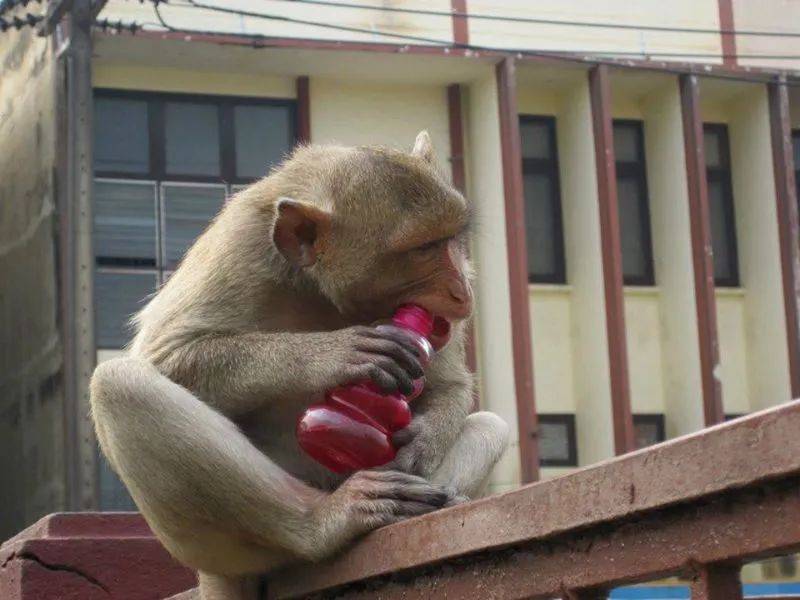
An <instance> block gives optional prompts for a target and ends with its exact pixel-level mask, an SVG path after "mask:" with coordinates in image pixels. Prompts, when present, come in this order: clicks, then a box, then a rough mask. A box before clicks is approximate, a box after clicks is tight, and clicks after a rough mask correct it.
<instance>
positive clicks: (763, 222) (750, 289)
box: [730, 85, 790, 410]
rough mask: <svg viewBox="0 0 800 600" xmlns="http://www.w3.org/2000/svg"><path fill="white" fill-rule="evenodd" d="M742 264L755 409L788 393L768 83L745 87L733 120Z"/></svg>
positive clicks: (731, 125)
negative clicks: (765, 85)
mask: <svg viewBox="0 0 800 600" xmlns="http://www.w3.org/2000/svg"><path fill="white" fill-rule="evenodd" d="M730 143H731V159H732V167H733V193H734V198H735V207H736V233H737V237H738V242H739V267H740V271H741V279H742V285H743V287H744V288H745V295H744V307H745V336H746V345H747V356H748V369H747V374H748V383H749V385H748V389H749V397H750V406H751V408H752V409H753V410H757V409H759V408H765V407H768V406H774V405H775V404H778V403H781V402H785V401H786V400H789V398H790V392H789V360H788V354H787V352H788V351H787V347H786V322H785V317H784V307H783V295H782V294H783V288H782V279H781V263H780V251H779V248H778V221H777V214H776V206H775V180H774V178H773V173H772V148H771V145H770V131H769V112H768V106H767V93H766V88H765V87H764V86H760V85H751V86H747V89H746V91H745V92H744V93H743V94H741V96H740V97H739V98H738V99H737V100H736V102H735V105H734V113H733V119H732V121H731V124H730Z"/></svg>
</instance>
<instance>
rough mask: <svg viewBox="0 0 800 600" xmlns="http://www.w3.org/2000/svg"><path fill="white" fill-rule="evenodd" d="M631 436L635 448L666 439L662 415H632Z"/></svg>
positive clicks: (645, 446)
mask: <svg viewBox="0 0 800 600" xmlns="http://www.w3.org/2000/svg"><path fill="white" fill-rule="evenodd" d="M633 436H634V442H635V444H636V449H637V450H638V449H640V448H647V446H652V445H653V444H660V443H661V442H663V441H664V440H665V439H667V436H666V433H665V428H664V415H659V414H649V415H633Z"/></svg>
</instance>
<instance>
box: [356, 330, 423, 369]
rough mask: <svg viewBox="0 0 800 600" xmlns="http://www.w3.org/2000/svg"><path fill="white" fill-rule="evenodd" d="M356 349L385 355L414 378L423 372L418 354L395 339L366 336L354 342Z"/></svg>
mask: <svg viewBox="0 0 800 600" xmlns="http://www.w3.org/2000/svg"><path fill="white" fill-rule="evenodd" d="M356 350H359V351H361V352H368V353H370V354H378V355H382V356H386V357H388V358H390V359H392V360H393V361H394V362H396V363H397V364H398V365H400V366H401V367H402V368H403V369H404V370H405V371H406V372H407V373H408V374H409V375H411V376H412V377H413V378H414V379H416V378H418V377H422V376H423V375H424V374H425V373H424V371H423V370H422V364H421V363H420V361H419V358H418V354H417V353H415V352H414V351H413V350H410V349H409V348H408V347H407V346H405V345H403V344H401V343H400V342H398V341H397V340H394V339H386V338H381V337H375V338H370V337H367V338H363V339H361V340H359V341H358V342H357V343H356Z"/></svg>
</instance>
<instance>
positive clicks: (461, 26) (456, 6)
mask: <svg viewBox="0 0 800 600" xmlns="http://www.w3.org/2000/svg"><path fill="white" fill-rule="evenodd" d="M450 10H451V11H452V12H453V43H454V44H456V45H458V44H469V21H468V20H467V17H466V16H461V15H466V14H467V0H450Z"/></svg>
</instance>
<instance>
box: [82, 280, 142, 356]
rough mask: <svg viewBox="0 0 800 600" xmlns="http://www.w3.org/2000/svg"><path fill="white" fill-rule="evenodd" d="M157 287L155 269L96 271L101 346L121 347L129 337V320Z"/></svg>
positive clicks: (97, 332) (96, 317) (97, 333)
mask: <svg viewBox="0 0 800 600" xmlns="http://www.w3.org/2000/svg"><path fill="white" fill-rule="evenodd" d="M155 289H156V274H155V273H154V272H147V271H141V272H116V271H105V270H98V271H96V272H95V275H94V297H95V310H94V321H95V339H96V342H97V347H98V348H122V347H124V346H125V345H126V344H127V343H128V341H130V338H131V331H130V328H129V326H128V322H129V320H130V318H131V316H132V315H134V314H136V313H137V312H139V311H140V310H141V309H142V308H143V307H144V304H145V301H146V300H147V297H148V296H149V295H150V294H152V293H153V292H154V291H155Z"/></svg>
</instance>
